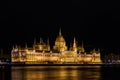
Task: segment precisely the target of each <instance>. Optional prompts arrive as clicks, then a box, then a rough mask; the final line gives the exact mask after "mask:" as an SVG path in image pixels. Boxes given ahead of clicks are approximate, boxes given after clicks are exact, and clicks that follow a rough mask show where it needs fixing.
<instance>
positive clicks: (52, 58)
mask: <svg viewBox="0 0 120 80" xmlns="http://www.w3.org/2000/svg"><path fill="white" fill-rule="evenodd" d="M11 59H12V62H25V63H26V64H30V63H38V64H39V63H49V62H52V63H58V64H59V63H81V64H83V63H94V64H95V63H101V57H100V50H97V51H96V50H95V49H94V50H92V51H90V52H89V53H88V52H85V49H84V46H83V43H82V45H81V46H78V45H77V43H76V39H75V38H74V40H73V45H72V46H71V47H70V48H69V49H68V47H67V46H66V41H65V39H64V37H63V36H62V34H61V30H60V31H59V35H58V36H57V38H56V41H55V45H54V46H53V50H50V45H49V40H48V41H47V43H45V42H43V40H42V38H40V42H39V43H37V42H36V40H34V44H33V47H32V48H28V47H27V45H26V47H25V48H21V47H19V46H15V47H13V49H12V51H11Z"/></svg>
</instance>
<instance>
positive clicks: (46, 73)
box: [11, 66, 101, 80]
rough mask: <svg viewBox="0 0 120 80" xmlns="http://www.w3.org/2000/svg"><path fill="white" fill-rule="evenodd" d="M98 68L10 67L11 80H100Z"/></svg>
mask: <svg viewBox="0 0 120 80" xmlns="http://www.w3.org/2000/svg"><path fill="white" fill-rule="evenodd" d="M100 75H101V74H100V66H26V67H12V68H11V79H12V80H100Z"/></svg>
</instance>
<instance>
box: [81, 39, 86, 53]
mask: <svg viewBox="0 0 120 80" xmlns="http://www.w3.org/2000/svg"><path fill="white" fill-rule="evenodd" d="M81 52H85V49H84V44H83V41H82V45H81Z"/></svg>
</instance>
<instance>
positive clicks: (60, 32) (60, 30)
mask: <svg viewBox="0 0 120 80" xmlns="http://www.w3.org/2000/svg"><path fill="white" fill-rule="evenodd" d="M61 35H62V34H61V28H60V31H59V36H61Z"/></svg>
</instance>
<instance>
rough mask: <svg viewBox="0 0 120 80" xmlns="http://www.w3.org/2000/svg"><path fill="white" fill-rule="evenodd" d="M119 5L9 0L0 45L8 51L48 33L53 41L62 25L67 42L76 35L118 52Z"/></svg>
mask: <svg viewBox="0 0 120 80" xmlns="http://www.w3.org/2000/svg"><path fill="white" fill-rule="evenodd" d="M118 5H119V4H118V3H117V2H107V1H106V2H105V1H101V2H98V1H89V0H88V1H87V0H83V1H80V0H71V1H69V2H64V1H55V2H54V1H53V2H51V0H50V1H46V0H45V1H44V0H43V1H33V0H32V1H26V2H25V1H15V2H14V1H8V8H7V9H6V14H5V20H4V21H5V23H3V24H4V25H3V26H2V28H1V29H0V30H1V31H0V37H1V41H0V48H3V49H4V51H9V52H10V49H11V48H12V45H14V44H20V45H24V44H25V43H26V42H27V43H28V44H29V45H32V42H33V40H34V37H36V38H37V41H39V37H42V38H43V39H44V40H45V39H47V38H48V37H49V39H50V42H51V44H52V45H53V44H54V43H53V42H54V41H55V39H56V37H57V35H58V32H59V29H60V27H61V29H62V34H63V36H64V38H65V40H66V42H67V44H69V43H70V42H71V41H72V40H73V37H74V36H75V37H76V39H77V41H78V42H79V43H81V41H83V42H84V44H85V45H86V46H91V45H92V46H94V47H96V48H100V49H101V50H102V51H103V52H118V53H119V51H120V50H119V49H120V47H119V45H120V42H119V41H120V39H119V34H120V31H119V26H120V24H119V22H120V20H119V19H120V15H119V14H120V12H119V6H118ZM6 16H7V17H6ZM3 17H4V16H3ZM6 18H7V19H6ZM9 52H5V53H9Z"/></svg>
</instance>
